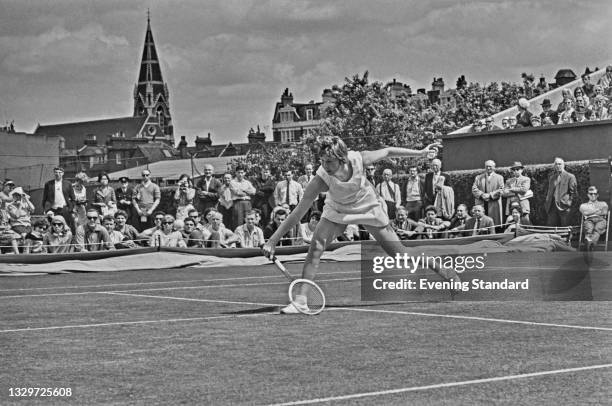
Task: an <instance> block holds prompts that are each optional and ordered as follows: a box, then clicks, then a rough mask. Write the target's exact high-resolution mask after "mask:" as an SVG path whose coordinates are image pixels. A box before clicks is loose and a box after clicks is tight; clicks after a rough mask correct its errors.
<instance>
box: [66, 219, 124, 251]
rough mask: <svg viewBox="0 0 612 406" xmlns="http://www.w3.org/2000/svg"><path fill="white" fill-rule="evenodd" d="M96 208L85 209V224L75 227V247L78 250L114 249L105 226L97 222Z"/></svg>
mask: <svg viewBox="0 0 612 406" xmlns="http://www.w3.org/2000/svg"><path fill="white" fill-rule="evenodd" d="M98 219H99V214H98V211H97V210H96V209H89V210H87V224H85V225H84V226H79V227H77V231H76V235H75V237H74V242H75V249H76V251H78V252H89V251H102V250H112V249H115V247H114V246H113V243H112V242H111V240H110V236H109V235H108V231H106V228H104V227H103V226H101V225H100V224H99V223H98Z"/></svg>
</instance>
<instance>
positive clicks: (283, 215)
mask: <svg viewBox="0 0 612 406" xmlns="http://www.w3.org/2000/svg"><path fill="white" fill-rule="evenodd" d="M287 214H288V211H287V210H286V209H284V208H282V207H281V208H278V207H275V208H274V210H273V211H272V221H271V222H270V223H268V225H267V226H266V228H264V237H265V238H266V240H267V239H269V238H270V237H272V234H274V232H275V231H276V230H277V229H278V226H280V225H281V223H282V222H283V221H285V220H286V219H287ZM294 236H295V233H294V229H293V228H292V229H291V230H289V231H288V232H287V234H285V235H284V236H283V238H281V240H280V242H279V245H282V246H288V245H293V239H294Z"/></svg>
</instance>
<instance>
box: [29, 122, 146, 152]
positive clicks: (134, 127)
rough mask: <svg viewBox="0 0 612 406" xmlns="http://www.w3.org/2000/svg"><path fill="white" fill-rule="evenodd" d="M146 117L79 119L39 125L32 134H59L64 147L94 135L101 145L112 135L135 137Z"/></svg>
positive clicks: (70, 146)
mask: <svg viewBox="0 0 612 406" xmlns="http://www.w3.org/2000/svg"><path fill="white" fill-rule="evenodd" d="M146 120H147V117H121V118H110V119H105V120H93V121H80V122H75V123H61V124H51V125H39V126H38V128H37V129H36V130H35V131H34V134H44V135H59V136H62V137H64V139H65V140H66V148H80V147H82V146H83V143H84V142H85V140H87V139H88V138H89V137H90V136H92V135H94V136H95V137H96V141H97V143H98V144H100V145H102V144H104V143H105V142H106V140H107V139H108V138H110V137H112V136H113V135H115V136H120V137H125V138H136V137H138V135H139V133H140V131H141V129H142V126H143V125H144V123H145V121H146Z"/></svg>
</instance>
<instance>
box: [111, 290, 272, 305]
mask: <svg viewBox="0 0 612 406" xmlns="http://www.w3.org/2000/svg"><path fill="white" fill-rule="evenodd" d="M100 293H102V294H105V295H117V296H134V297H148V298H155V299H172V300H184V301H188V302H206V303H228V304H245V305H254V306H282V305H281V304H279V303H257V302H241V301H232V300H218V299H195V298H191V297H174V296H154V295H139V294H136V293H122V292H100Z"/></svg>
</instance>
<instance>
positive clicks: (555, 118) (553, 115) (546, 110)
mask: <svg viewBox="0 0 612 406" xmlns="http://www.w3.org/2000/svg"><path fill="white" fill-rule="evenodd" d="M546 117H549V118H550V121H552V122H553V124H557V123H558V122H559V114H557V112H556V111H555V110H553V109H552V104H551V103H550V99H544V101H543V102H542V112H541V113H540V120H541V121H542V125H543V124H544V119H545V118H546Z"/></svg>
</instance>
